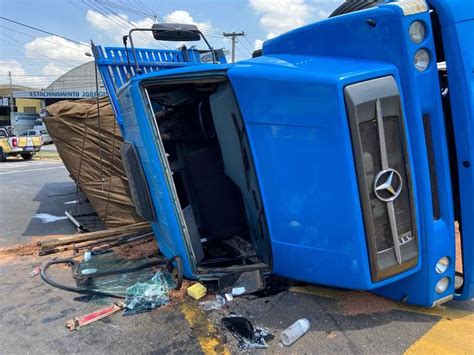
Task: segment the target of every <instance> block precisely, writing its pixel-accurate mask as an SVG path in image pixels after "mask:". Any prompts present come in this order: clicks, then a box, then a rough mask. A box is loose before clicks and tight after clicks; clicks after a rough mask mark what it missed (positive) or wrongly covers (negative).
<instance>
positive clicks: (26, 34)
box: [0, 26, 84, 54]
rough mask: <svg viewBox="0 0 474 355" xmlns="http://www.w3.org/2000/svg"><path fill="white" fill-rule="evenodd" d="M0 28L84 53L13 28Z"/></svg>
mask: <svg viewBox="0 0 474 355" xmlns="http://www.w3.org/2000/svg"><path fill="white" fill-rule="evenodd" d="M0 28H4V29H6V30H9V31H13V32H17V33H20V34H22V35H24V36H28V37H31V38H36V39H39V40H41V41H44V42H49V43H52V44H55V45H57V46H61V47H64V48H69V49H73V50H75V51H78V52H81V53H83V54H84V51H83V50H80V49H77V48H73V47H69V46H65V45H64V44H60V43H57V42H53V41H48V40H47V39H44V38H41V37H36V36H33V35H30V34H28V33H25V32H22V31H18V30H14V29H13V28H9V27H5V26H0Z"/></svg>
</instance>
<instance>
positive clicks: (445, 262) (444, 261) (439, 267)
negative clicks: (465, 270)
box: [435, 256, 449, 274]
mask: <svg viewBox="0 0 474 355" xmlns="http://www.w3.org/2000/svg"><path fill="white" fill-rule="evenodd" d="M448 267H449V258H448V257H447V256H443V257H442V258H441V259H439V260H438V262H437V263H436V267H435V270H436V272H437V273H438V274H442V273H444V272H445V271H446V270H447V269H448Z"/></svg>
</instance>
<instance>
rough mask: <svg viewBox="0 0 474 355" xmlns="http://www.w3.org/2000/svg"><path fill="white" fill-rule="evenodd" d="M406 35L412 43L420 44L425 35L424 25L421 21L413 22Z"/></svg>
mask: <svg viewBox="0 0 474 355" xmlns="http://www.w3.org/2000/svg"><path fill="white" fill-rule="evenodd" d="M408 34H409V35H410V39H411V40H412V41H413V42H414V43H416V44H419V43H421V42H422V41H423V40H424V39H425V35H426V28H425V25H424V24H423V22H421V21H414V22H413V23H412V24H411V25H410V28H409V29H408Z"/></svg>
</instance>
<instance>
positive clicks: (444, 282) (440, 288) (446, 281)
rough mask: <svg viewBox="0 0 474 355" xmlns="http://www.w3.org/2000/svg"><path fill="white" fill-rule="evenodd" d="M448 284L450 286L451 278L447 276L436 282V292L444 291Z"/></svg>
mask: <svg viewBox="0 0 474 355" xmlns="http://www.w3.org/2000/svg"><path fill="white" fill-rule="evenodd" d="M448 286H449V279H448V278H447V277H443V278H442V279H440V280H439V281H438V283H437V284H436V287H435V290H436V293H443V292H444V291H446V290H447V289H448Z"/></svg>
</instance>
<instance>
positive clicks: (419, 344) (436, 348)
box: [405, 314, 474, 355]
mask: <svg viewBox="0 0 474 355" xmlns="http://www.w3.org/2000/svg"><path fill="white" fill-rule="evenodd" d="M405 354H407V355H411V354H474V315H473V314H471V315H469V316H466V317H463V318H456V319H453V320H451V319H447V318H442V319H441V320H440V321H439V322H438V323H436V324H435V325H434V326H433V328H431V329H430V330H429V331H428V332H427V333H426V334H425V335H423V336H422V337H421V338H420V339H418V340H417V341H416V342H415V343H414V344H413V345H411V346H410V347H409V348H408V349H407V351H406V352H405Z"/></svg>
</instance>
